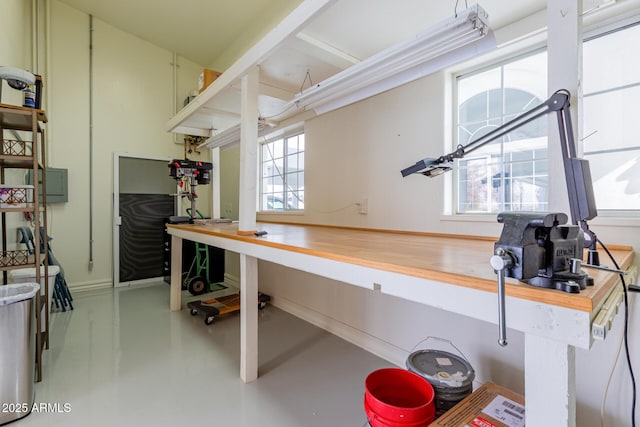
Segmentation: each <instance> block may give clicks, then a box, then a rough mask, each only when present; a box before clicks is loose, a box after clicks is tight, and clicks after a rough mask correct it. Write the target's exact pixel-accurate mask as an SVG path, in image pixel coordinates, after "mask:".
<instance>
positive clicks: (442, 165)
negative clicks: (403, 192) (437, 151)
mask: <svg viewBox="0 0 640 427" xmlns="http://www.w3.org/2000/svg"><path fill="white" fill-rule="evenodd" d="M452 168H453V162H452V161H447V160H445V159H444V157H439V158H437V159H432V158H426V159H423V160H420V161H418V162H416V164H415V165H412V166H409V167H408V168H405V169H403V170H402V171H401V173H402V176H403V177H405V176H407V175H411V174H413V173H420V174H422V175H424V176H428V177H434V176H438V175H442V174H443V173H445V172H447V171H450V170H451V169H452Z"/></svg>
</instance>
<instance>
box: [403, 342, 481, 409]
mask: <svg viewBox="0 0 640 427" xmlns="http://www.w3.org/2000/svg"><path fill="white" fill-rule="evenodd" d="M452 345H453V344H452ZM454 348H455V346H454ZM407 369H409V370H410V371H412V372H415V373H416V374H418V375H420V376H422V377H423V378H425V379H426V380H427V381H429V383H430V384H431V386H432V387H433V390H434V391H435V405H436V415H437V416H440V415H442V414H443V413H445V412H446V411H448V410H449V409H451V408H452V407H454V406H455V405H456V404H457V403H458V402H460V401H461V400H462V399H464V398H465V397H467V396H468V395H470V394H471V392H472V391H473V379H474V378H475V372H474V370H473V368H472V367H471V364H470V363H469V362H468V361H467V360H466V358H464V357H461V356H458V355H455V354H452V353H449V352H447V351H442V350H433V349H426V350H418V351H414V352H413V353H411V354H410V355H409V357H408V358H407Z"/></svg>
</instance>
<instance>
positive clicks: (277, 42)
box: [167, 0, 337, 132]
mask: <svg viewBox="0 0 640 427" xmlns="http://www.w3.org/2000/svg"><path fill="white" fill-rule="evenodd" d="M336 1H337V0H304V1H303V2H302V3H301V4H300V5H299V6H298V7H297V8H295V9H294V10H293V12H291V13H290V14H289V15H287V17H286V18H284V19H283V20H282V21H281V22H280V23H279V24H278V25H276V26H275V28H273V29H272V30H271V31H270V32H269V33H267V35H266V36H264V37H263V38H262V39H261V40H260V41H259V42H258V43H256V44H255V45H253V46H252V47H251V48H250V49H249V50H248V51H247V52H246V53H245V54H244V55H242V56H241V57H240V58H239V59H238V60H237V61H236V62H234V63H233V64H232V65H231V66H230V67H229V68H228V69H227V70H226V71H225V72H224V73H222V75H221V76H220V77H218V78H217V79H216V80H215V81H214V82H213V83H212V84H211V85H210V86H209V87H208V88H206V89H205V90H204V91H202V93H201V94H199V95H198V96H196V98H195V99H194V100H193V101H191V102H190V103H189V104H188V105H187V106H186V107H184V108H183V109H182V110H180V111H179V112H178V114H176V115H175V116H174V117H172V118H171V119H170V120H169V121H168V122H167V130H168V131H169V132H173V131H175V129H176V128H178V127H180V126H188V121H189V118H190V117H191V116H192V115H194V114H196V113H197V111H198V110H199V109H200V107H202V106H203V105H205V104H206V103H208V102H209V101H211V100H212V99H213V98H214V97H215V96H216V95H217V94H218V93H220V92H221V91H223V90H225V89H227V88H229V87H230V86H231V85H232V84H233V83H234V82H235V81H237V80H238V79H239V78H241V77H242V76H244V75H245V74H247V72H248V71H249V70H250V69H251V68H252V67H255V66H256V65H259V64H260V63H261V62H263V61H264V60H265V59H267V58H268V57H269V56H270V55H271V54H273V52H274V51H275V50H276V49H277V48H279V47H280V46H281V45H282V43H284V42H285V41H286V40H287V39H289V38H290V37H292V36H294V35H295V34H297V33H299V32H300V31H301V30H302V28H303V27H304V26H305V25H306V24H307V23H309V22H310V21H311V20H312V19H313V18H314V17H315V16H316V15H317V14H319V13H321V12H323V11H324V10H326V9H327V8H329V7H330V6H331V5H333V4H334V3H335V2H336Z"/></svg>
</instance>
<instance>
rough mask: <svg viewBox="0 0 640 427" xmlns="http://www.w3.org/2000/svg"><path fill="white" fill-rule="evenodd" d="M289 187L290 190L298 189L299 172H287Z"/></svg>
mask: <svg viewBox="0 0 640 427" xmlns="http://www.w3.org/2000/svg"><path fill="white" fill-rule="evenodd" d="M287 187H288V188H289V190H294V191H295V190H297V189H298V174H297V173H288V174H287Z"/></svg>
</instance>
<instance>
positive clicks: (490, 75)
mask: <svg viewBox="0 0 640 427" xmlns="http://www.w3.org/2000/svg"><path fill="white" fill-rule="evenodd" d="M501 79H502V70H501V69H500V68H499V67H498V68H495V69H492V70H489V71H485V72H482V73H478V74H474V75H472V76H469V77H465V78H461V79H458V111H459V112H460V114H459V116H458V122H459V123H465V122H467V121H470V120H478V119H479V118H482V119H485V118H487V117H489V114H488V107H487V100H488V96H487V92H488V91H490V90H491V89H500V88H501V83H500V82H501ZM471 99H473V101H470V100H471ZM468 101H470V102H469V104H468V107H467V108H466V111H465V112H464V113H463V112H461V111H460V110H461V106H462V105H463V104H465V103H466V102H468ZM467 116H468V117H471V119H470V120H469V119H468V118H467Z"/></svg>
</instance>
